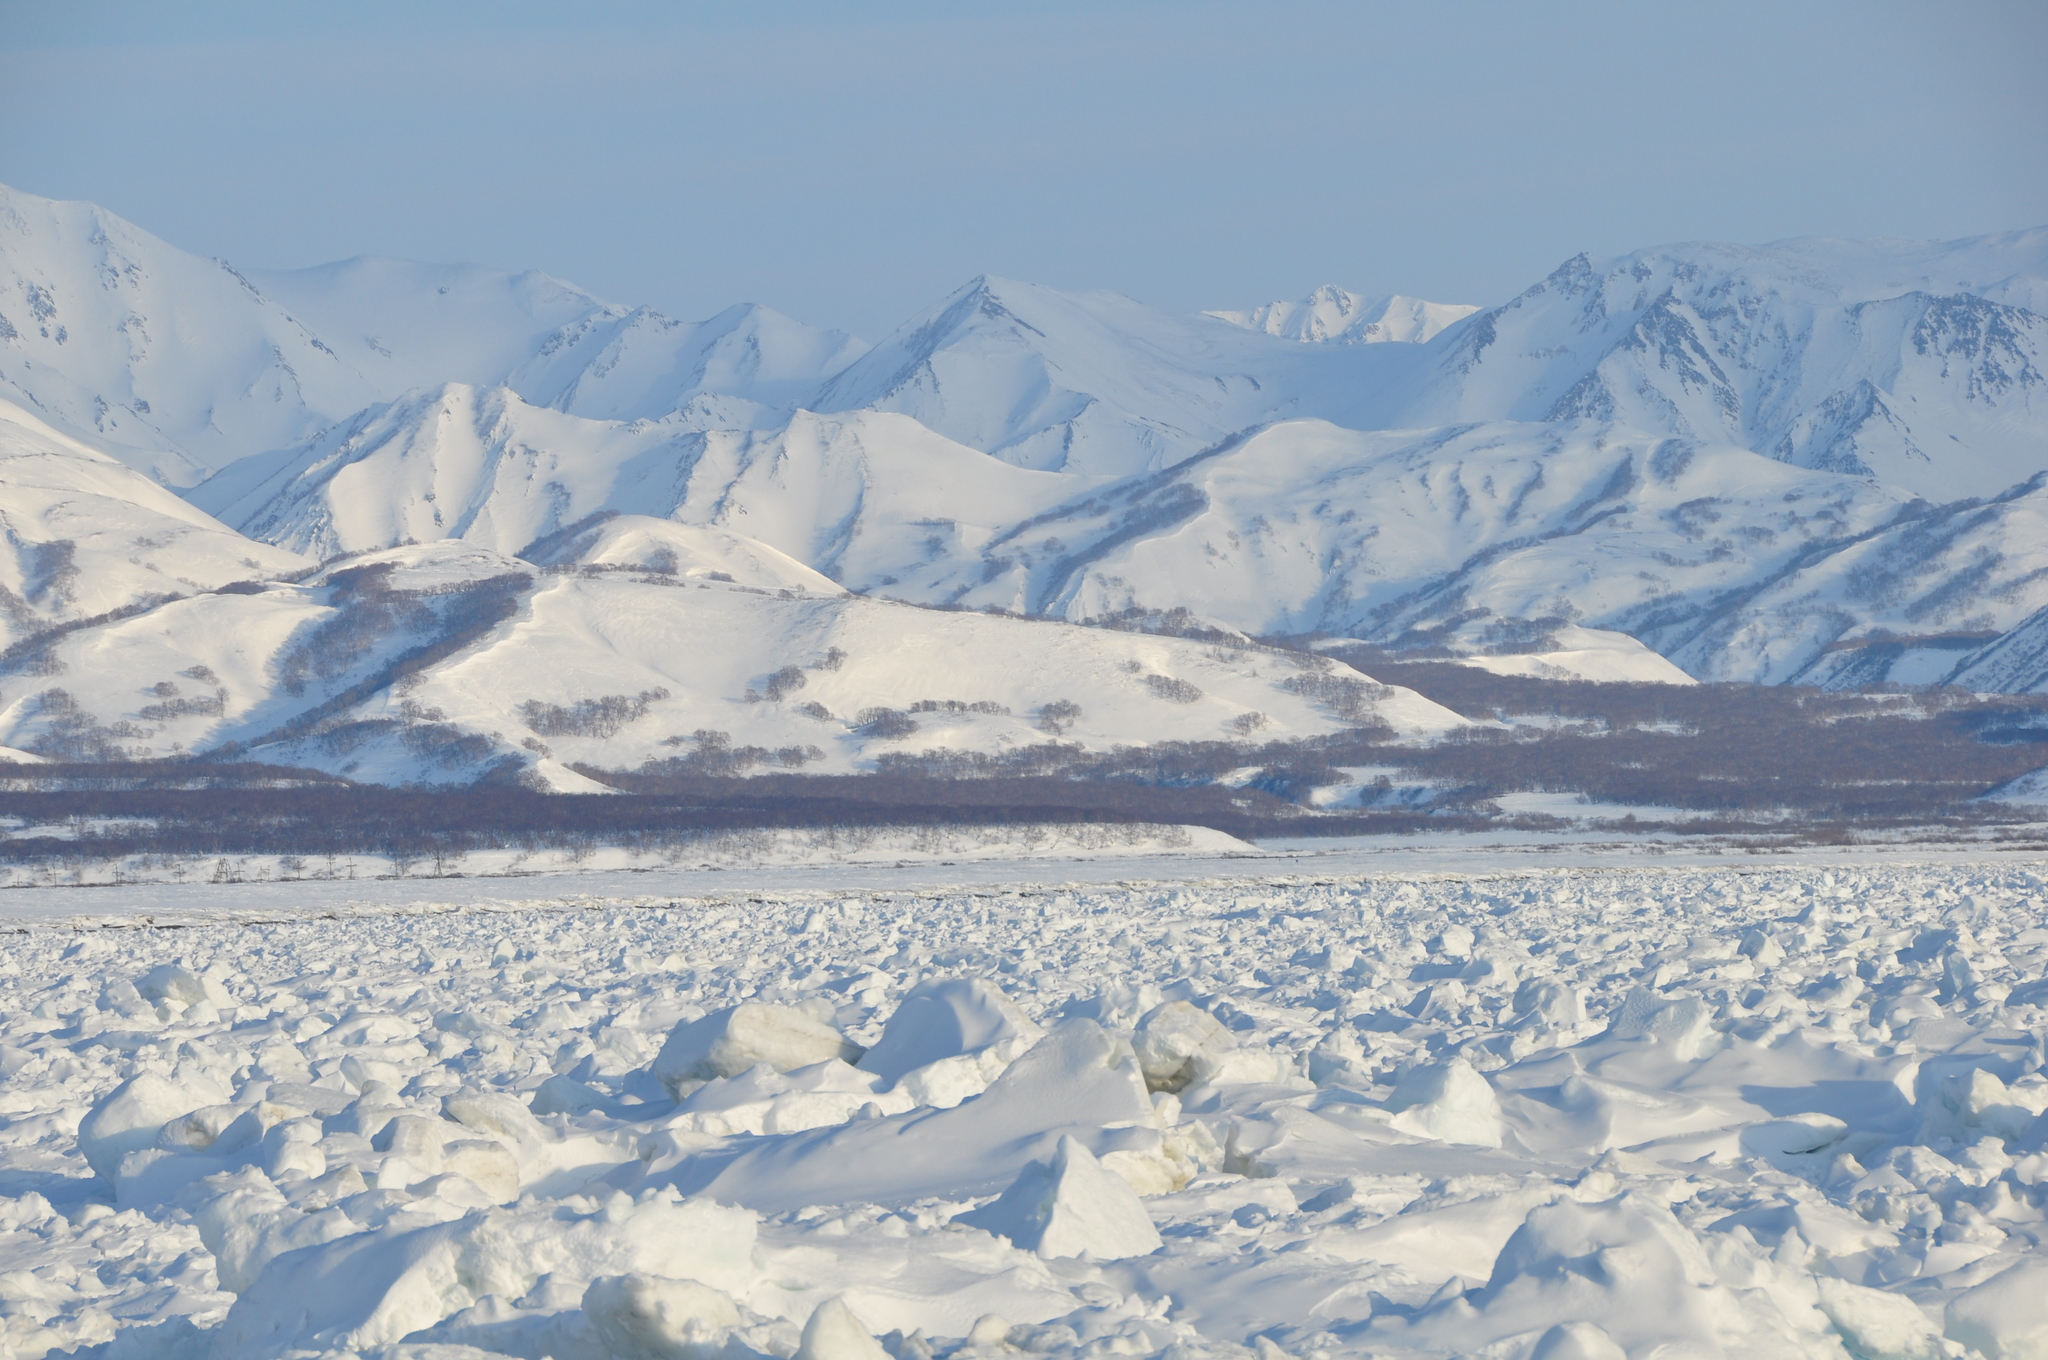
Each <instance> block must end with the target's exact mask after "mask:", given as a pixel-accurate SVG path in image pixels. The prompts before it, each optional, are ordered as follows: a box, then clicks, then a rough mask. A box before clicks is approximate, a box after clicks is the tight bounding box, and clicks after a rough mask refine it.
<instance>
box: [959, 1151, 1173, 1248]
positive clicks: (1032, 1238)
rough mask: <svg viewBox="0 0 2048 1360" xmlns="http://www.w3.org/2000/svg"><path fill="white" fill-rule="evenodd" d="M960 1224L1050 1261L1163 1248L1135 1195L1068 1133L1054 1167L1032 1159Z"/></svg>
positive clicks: (1142, 1203) (965, 1216) (963, 1217)
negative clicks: (1018, 1173) (1003, 1238)
mask: <svg viewBox="0 0 2048 1360" xmlns="http://www.w3.org/2000/svg"><path fill="white" fill-rule="evenodd" d="M956 1221H957V1222H961V1223H967V1224H971V1225H973V1226H974V1227H977V1228H982V1229H985V1230H986V1231H988V1232H992V1233H995V1234H996V1235H998V1236H1001V1237H1007V1238H1009V1239H1010V1240H1011V1241H1012V1242H1015V1243H1016V1244H1017V1245H1018V1246H1020V1247H1022V1248H1024V1249H1025V1250H1026V1251H1033V1252H1036V1253H1038V1254H1039V1255H1040V1256H1045V1257H1054V1256H1089V1257H1093V1258H1094V1259H1096V1260H1098V1261H1120V1260H1123V1259H1124V1258H1125V1257H1129V1256H1145V1255H1148V1254H1150V1253H1152V1252H1154V1251H1157V1250H1158V1249H1159V1246H1160V1238H1159V1230H1158V1229H1157V1228H1155V1227H1154V1226H1153V1225H1152V1216H1151V1215H1150V1214H1148V1213H1146V1212H1145V1205H1144V1202H1143V1201H1142V1200H1140V1199H1139V1198H1138V1196H1137V1193H1136V1192H1135V1191H1133V1190H1132V1189H1131V1187H1130V1186H1129V1185H1127V1184H1126V1183H1125V1182H1124V1180H1123V1178H1122V1177H1120V1176H1118V1175H1117V1174H1116V1173H1115V1172H1113V1171H1109V1170H1107V1169H1105V1168H1104V1167H1103V1165H1102V1163H1100V1162H1098V1161H1096V1160H1095V1157H1094V1155H1093V1154H1092V1153H1090V1152H1089V1151H1088V1149H1087V1148H1085V1147H1083V1146H1081V1144H1080V1143H1079V1142H1078V1141H1077V1140H1076V1139H1074V1138H1073V1137H1071V1136H1068V1137H1063V1138H1061V1139H1060V1141H1059V1147H1058V1149H1057V1150H1056V1151H1055V1152H1054V1153H1053V1158H1052V1163H1051V1165H1049V1166H1048V1165H1047V1164H1045V1163H1044V1162H1032V1163H1031V1164H1030V1165H1028V1166H1026V1167H1025V1168H1024V1171H1023V1174H1021V1175H1019V1176H1018V1177H1017V1179H1016V1181H1015V1182H1014V1183H1013V1184H1012V1185H1011V1186H1010V1188H1009V1189H1007V1190H1005V1191H1004V1192H1003V1193H1002V1194H1001V1195H1000V1196H999V1197H998V1198H997V1199H996V1201H995V1203H993V1204H990V1205H988V1206H987V1207H985V1208H981V1209H977V1210H974V1211H973V1212H972V1213H966V1214H962V1215H960V1216H959V1218H958V1219H957V1220H956Z"/></svg>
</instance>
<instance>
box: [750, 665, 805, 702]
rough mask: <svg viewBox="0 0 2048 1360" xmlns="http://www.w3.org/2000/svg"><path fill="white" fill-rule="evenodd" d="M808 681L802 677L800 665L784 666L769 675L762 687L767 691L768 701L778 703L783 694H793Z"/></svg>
mask: <svg viewBox="0 0 2048 1360" xmlns="http://www.w3.org/2000/svg"><path fill="white" fill-rule="evenodd" d="M809 683H810V682H809V681H808V680H806V679H805V678H804V673H803V668H802V667H800V666H784V667H783V668H782V669H781V670H779V671H777V672H775V674H773V675H771V676H769V677H768V683H767V684H765V685H764V686H762V688H763V689H764V690H765V691H766V692H767V695H768V702H770V703H780V702H782V699H783V696H785V695H788V694H794V693H795V692H796V691H798V690H800V689H802V688H803V687H804V686H805V685H807V684H809Z"/></svg>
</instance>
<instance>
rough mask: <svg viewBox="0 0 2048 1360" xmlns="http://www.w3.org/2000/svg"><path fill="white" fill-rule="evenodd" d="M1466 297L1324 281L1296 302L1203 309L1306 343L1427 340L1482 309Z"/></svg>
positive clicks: (1223, 318) (1234, 322)
mask: <svg viewBox="0 0 2048 1360" xmlns="http://www.w3.org/2000/svg"><path fill="white" fill-rule="evenodd" d="M1478 310H1479V309H1478V308H1477V307H1472V306H1467V305H1465V304H1463V303H1448V302H1427V301H1424V300H1423V299H1421V298H1412V297H1408V296H1406V295H1404V294H1400V293H1393V294H1389V295H1387V296H1383V297H1367V296H1365V295H1363V294H1359V293H1354V292H1351V291H1349V290H1348V289H1344V288H1339V287H1337V286H1336V285H1334V284H1327V283H1326V284H1324V285H1323V286H1322V287H1320V288H1318V289H1316V290H1315V291H1314V292H1312V293H1310V294H1309V295H1308V296H1307V297H1305V298H1302V299H1300V300H1299V301H1295V302H1284V301H1283V302H1269V303H1267V304H1266V305H1265V306H1263V307H1255V308H1253V309H1252V310H1250V311H1248V312H1204V313H1202V315H1204V316H1209V317H1214V318H1215V319H1216V320H1218V321H1227V322H1229V323H1230V324H1231V325H1233V326H1241V327H1243V328H1244V329H1246V330H1253V331H1262V332H1264V333H1265V334H1267V335H1274V336H1279V337H1280V338H1281V339H1284V340H1295V341H1299V342H1301V343H1303V344H1336V345H1374V344H1385V343H1388V342H1393V343H1408V344H1425V343H1427V342H1428V341H1430V340H1433V339H1435V338H1436V336H1437V334H1438V332H1440V331H1442V330H1444V329H1445V328H1446V327H1448V326H1450V325H1453V324H1454V323H1456V322H1458V321H1461V320H1463V319H1464V318H1465V317H1468V316H1470V315H1472V313H1474V312H1476V311H1478Z"/></svg>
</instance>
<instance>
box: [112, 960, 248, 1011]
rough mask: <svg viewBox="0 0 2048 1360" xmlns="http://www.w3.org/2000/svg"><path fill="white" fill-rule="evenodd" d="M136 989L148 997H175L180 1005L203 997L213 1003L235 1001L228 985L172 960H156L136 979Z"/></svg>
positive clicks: (224, 1004) (167, 998) (166, 998)
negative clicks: (154, 964) (194, 971)
mask: <svg viewBox="0 0 2048 1360" xmlns="http://www.w3.org/2000/svg"><path fill="white" fill-rule="evenodd" d="M135 990H136V991H137V992H140V993H141V994H142V995H143V996H144V997H145V998H147V999H148V1000H151V1001H175V1002H177V1003H178V1004H179V1005H181V1006H196V1005H198V1004H199V1003H200V1002H202V1001H204V1002H207V1003H208V1004H210V1005H213V1006H232V1005H234V1004H235V999H234V998H233V997H232V996H229V995H228V991H227V988H225V987H223V986H221V985H220V984H219V983H218V982H215V981H214V980H213V979H212V978H203V977H200V976H199V975H198V974H196V973H193V972H191V971H190V970H188V969H184V968H180V967H179V966H178V965H177V964H175V963H164V964H158V965H157V966H156V967H154V968H152V969H150V970H149V971H148V972H147V973H144V974H143V975H142V977H141V979H140V980H139V981H137V982H136V984H135Z"/></svg>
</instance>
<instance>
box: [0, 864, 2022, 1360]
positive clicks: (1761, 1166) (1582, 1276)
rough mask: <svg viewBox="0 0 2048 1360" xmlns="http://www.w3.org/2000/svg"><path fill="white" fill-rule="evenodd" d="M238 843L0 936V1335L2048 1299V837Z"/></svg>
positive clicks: (1556, 1342) (1161, 1339) (1610, 1324)
mask: <svg viewBox="0 0 2048 1360" xmlns="http://www.w3.org/2000/svg"><path fill="white" fill-rule="evenodd" d="M1269 872H1270V871H1269ZM115 891H117V892H118V891H124V890H115ZM157 891H163V890H157ZM247 891H250V892H255V893H260V894H262V895H263V896H264V899H265V900H264V901H263V902H261V903H258V902H255V901H253V900H252V901H251V902H250V903H249V905H248V907H246V908H244V909H242V910H239V911H237V912H236V913H235V918H234V919H228V918H222V917H217V918H215V919H214V920H213V921H212V922H211V923H207V924H194V925H190V926H188V927H186V928H183V929H176V930H150V929H127V930H114V929H84V928H79V923H77V922H73V923H58V924H49V925H44V926H40V927H34V928H29V929H27V930H25V931H24V932H23V933H21V934H19V935H16V936H15V937H14V938H13V939H12V941H11V942H10V946H9V948H8V949H7V951H6V953H5V956H4V959H0V1071H4V1072H5V1085H4V1087H0V1319H4V1324H5V1328H6V1330H5V1332H4V1342H0V1349H5V1350H6V1351H7V1352H8V1353H10V1354H15V1355H24V1356H39V1355H42V1354H45V1353H47V1352H49V1351H51V1350H57V1351H60V1352H61V1351H63V1350H66V1349H75V1348H83V1349H84V1351H85V1353H90V1354H96V1355H101V1356H162V1357H194V1360H197V1357H220V1358H221V1360H230V1358H233V1357H269V1356H278V1355H289V1354H307V1355H322V1354H325V1355H335V1356H340V1355H359V1356H382V1357H393V1360H396V1357H400V1356H405V1357H412V1360H482V1358H483V1357H486V1356H491V1355H515V1356H525V1357H539V1356H542V1355H550V1356H554V1357H556V1360H568V1357H579V1356H587V1357H593V1360H594V1358H595V1357H622V1356H649V1357H651V1356H678V1357H679V1356H690V1357H709V1356H726V1357H731V1360H741V1358H742V1357H745V1356H748V1355H772V1356H777V1357H785V1356H791V1355H796V1356H801V1357H806V1358H807V1360H840V1357H847V1358H848V1360H851V1357H856V1356H860V1357H868V1358H869V1360H872V1358H873V1357H877V1356H880V1355H882V1354H884V1353H887V1354H891V1355H894V1356H896V1357H898V1358H899V1360H910V1357H932V1356H939V1357H950V1356H955V1355H958V1356H963V1357H970V1356H971V1357H977V1360H978V1358H979V1357H983V1356H987V1357H994V1356H1001V1355H1016V1354H1019V1353H1028V1354H1042V1355H1052V1356H1068V1355H1078V1356H1088V1357H1107V1356H1115V1355H1154V1354H1164V1353H1167V1352H1171V1353H1173V1354H1174V1355H1176V1356H1182V1357H1196V1356H1208V1355H1218V1356H1245V1357H1251V1356H1259V1357H1263V1358H1264V1360H1273V1357H1274V1356H1275V1353H1276V1350H1277V1351H1279V1352H1284V1353H1287V1354H1292V1355H1301V1356H1315V1355H1330V1356H1339V1355H1358V1356H1366V1355H1377V1356H1383V1357H1394V1356H1410V1355H1413V1356H1452V1355H1458V1356H1484V1357H1499V1358H1500V1360H1508V1358H1509V1357H1512V1358H1513V1360H1524V1358H1525V1357H1532V1356H1533V1357H1542V1360H1562V1358H1563V1357H1617V1356H1627V1357H1634V1358H1635V1360H1643V1357H1648V1356H1652V1355H1655V1356H1659V1357H1680V1356H1687V1357H1690V1356H1717V1355H1728V1356H1736V1355H1743V1356H1748V1355H1771V1356H1831V1357H1839V1356H1852V1355H1853V1356H1858V1357H1866V1358H1867V1357H1880V1356H1883V1357H1936V1356H1978V1357H1986V1360H1990V1358H1991V1357H2013V1356H2031V1355H2038V1354H2041V1353H2042V1347H2043V1346H2044V1345H2048V1290H2044V1288H2043V1286H2044V1285H2048V1253H2044V1251H2043V1249H2042V1248H2043V1233H2044V1231H2048V1229H2044V1226H2043V1225H2044V1223H2048V1203H2044V1197H2048V1191H2044V1189H2043V1185H2042V1183H2043V1181H2044V1180H2048V1151H2044V1150H2043V1145H2044V1142H2048V1118H2044V1117H2043V1116H2042V1111H2043V1110H2048V1079H2044V1077H2043V1075H2042V1073H2041V1071H2040V1069H2041V1068H2042V1065H2043V1056H2044V1055H2043V1041H2042V1033H2043V1026H2044V1024H2048V983H2044V980H2043V972H2044V966H2048V866H2044V865H2043V864H2041V863H2038V862H2033V861H2020V860H2011V859H2008V860H2005V861H2002V862H1997V863H1992V862H1976V863H1972V862H1950V863H1947V864H1928V863H1922V864H1910V863H1900V862H1896V861H1894V862H1889V863H1886V862H1876V861H1868V862H1865V863H1863V864H1861V865H1859V866H1857V867H1855V868H1848V867H1841V866H1836V867H1834V868H1828V867H1825V866H1822V865H1817V864H1814V865H1801V864H1793V863H1779V864H1741V865H1734V864H1727V863H1723V864H1707V865H1699V866H1691V867H1683V868H1676V867H1643V866H1641V865H1633V866H1630V865H1622V866H1617V867H1614V868H1610V869H1583V868H1582V869H1552V870H1531V869H1517V868H1513V867H1507V868H1505V869H1501V868H1496V869H1495V870H1493V871H1491V872H1482V873H1434V874H1397V873H1385V872H1382V873H1377V874H1346V873H1321V874H1297V875H1292V876H1287V877H1278V876H1269V877H1266V878H1264V879H1259V878H1253V877H1238V878H1237V879H1235V880H1234V881H1231V880H1224V879H1221V878H1207V879H1204V878H1190V877H1184V878H1182V879H1181V880H1180V881H1169V882H1159V883H1152V884H1135V885H1133V884H1125V885H1117V884H1106V883H1102V882H1095V883H1077V884H1069V885H1065V886H1029V885H1021V886H1020V885H1017V884H1014V883H1012V884H1007V885H1006V884H1001V883H995V882H987V881H984V882H983V883H982V885H981V886H977V887H964V888H956V889H951V890H935V889H930V888H925V889H918V888H912V887H899V888H890V887H888V886H886V885H882V886H875V885H871V886H868V887H866V888H863V889H860V890H833V889H831V888H829V887H822V886H821V887H815V888H810V889H802V890H799V889H784V890H780V891H756V892H745V891H742V892H735V893H729V894H726V895H723V896H668V895H659V896H645V895H642V896H636V897H624V896H621V897H617V898H612V899H609V900H600V901H593V900H591V899H588V898H583V899H579V900H573V901H572V900H569V899H558V900H555V901H552V902H550V901H536V902H526V903H523V904H517V905H512V904H506V905H503V906H500V907H499V908H497V909H489V908H485V907H482V906H481V904H478V903H475V902H472V903H471V905H470V907H469V908H468V909H439V910H437V909H435V908H434V905H433V904H432V903H431V902H427V901H418V900H416V901H414V903H413V904H412V905H411V906H410V907H408V908H405V909H399V910H393V909H385V910H381V911H380V910H371V911H359V912H343V913H338V914H336V915H335V916H334V917H333V918H332V919H308V918H304V917H299V918H296V919H294V918H292V917H291V916H290V915H289V912H290V910H291V898H290V896H289V891H290V890H288V889H286V888H282V887H280V888H265V889H248V890H247ZM32 896H34V897H36V898H38V899H42V898H44V896H45V895H44V894H40V893H38V894H33V895H32ZM271 908H275V909H276V910H277V911H278V912H279V913H281V914H284V915H283V919H275V920H271V921H268V922H263V921H259V920H253V919H250V918H251V917H252V916H256V915H260V914H261V913H262V912H264V911H266V910H269V909H271ZM876 1338H879V1340H877V1339H876Z"/></svg>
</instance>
